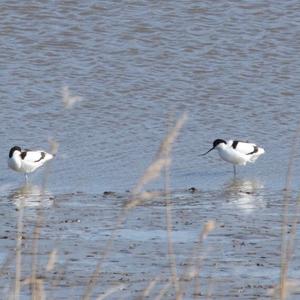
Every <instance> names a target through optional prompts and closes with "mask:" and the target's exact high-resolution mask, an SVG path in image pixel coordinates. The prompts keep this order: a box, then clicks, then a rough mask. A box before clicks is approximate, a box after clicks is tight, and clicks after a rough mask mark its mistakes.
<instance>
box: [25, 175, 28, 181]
mask: <svg viewBox="0 0 300 300" xmlns="http://www.w3.org/2000/svg"><path fill="white" fill-rule="evenodd" d="M25 182H26V184H27V183H28V174H27V173H25Z"/></svg>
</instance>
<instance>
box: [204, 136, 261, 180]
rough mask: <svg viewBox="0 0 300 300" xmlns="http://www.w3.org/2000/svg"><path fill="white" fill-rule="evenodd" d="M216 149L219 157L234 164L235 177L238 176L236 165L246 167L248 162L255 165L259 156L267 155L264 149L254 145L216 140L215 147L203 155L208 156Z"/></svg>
mask: <svg viewBox="0 0 300 300" xmlns="http://www.w3.org/2000/svg"><path fill="white" fill-rule="evenodd" d="M214 149H217V150H218V152H219V155H220V157H221V158H222V159H223V160H225V161H227V162H229V163H231V164H233V171H234V175H236V168H235V166H236V165H240V166H244V165H246V164H247V163H248V162H251V163H253V162H255V161H256V159H257V158H258V157H259V156H261V155H262V154H263V153H265V150H264V149H263V148H260V147H258V146H257V145H256V144H253V143H248V142H241V141H234V140H229V141H224V140H222V139H216V140H215V141H214V142H213V147H212V148H211V149H209V150H208V151H207V152H205V153H203V154H202V155H206V154H207V153H209V152H210V151H212V150H214Z"/></svg>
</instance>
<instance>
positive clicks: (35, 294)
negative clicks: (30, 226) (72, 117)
mask: <svg viewBox="0 0 300 300" xmlns="http://www.w3.org/2000/svg"><path fill="white" fill-rule="evenodd" d="M49 144H50V152H51V153H53V154H56V153H57V150H58V146H59V144H58V143H57V142H56V141H54V140H53V139H49ZM49 168H50V166H49V164H47V165H46V169H45V173H44V178H43V183H42V189H41V193H40V201H43V198H44V196H45V191H46V186H47V182H48V178H49V174H50V171H49V170H50V169H49ZM42 223H43V214H42V209H40V208H37V209H36V222H35V228H34V231H33V242H32V263H31V296H32V300H40V299H41V297H44V290H43V284H44V282H43V281H42V280H40V279H38V278H37V276H36V273H37V252H38V241H39V238H40V234H41V227H42Z"/></svg>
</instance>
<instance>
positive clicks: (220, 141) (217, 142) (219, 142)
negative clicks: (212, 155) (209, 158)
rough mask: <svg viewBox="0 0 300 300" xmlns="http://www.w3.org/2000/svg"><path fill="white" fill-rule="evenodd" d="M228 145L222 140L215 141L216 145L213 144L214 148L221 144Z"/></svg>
mask: <svg viewBox="0 0 300 300" xmlns="http://www.w3.org/2000/svg"><path fill="white" fill-rule="evenodd" d="M222 143H224V144H227V143H226V141H224V140H222V139H216V140H214V143H213V148H216V147H217V146H218V145H219V144H222Z"/></svg>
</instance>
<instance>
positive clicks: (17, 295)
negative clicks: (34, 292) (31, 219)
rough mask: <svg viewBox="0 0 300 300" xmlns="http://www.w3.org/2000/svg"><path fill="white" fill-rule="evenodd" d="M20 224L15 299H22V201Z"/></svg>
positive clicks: (18, 224) (22, 205) (18, 226)
mask: <svg viewBox="0 0 300 300" xmlns="http://www.w3.org/2000/svg"><path fill="white" fill-rule="evenodd" d="M18 213H19V216H18V222H17V246H16V279H15V290H14V299H15V300H18V299H20V293H21V269H22V235H23V228H24V226H23V216H24V203H23V199H21V205H20V208H19V210H18Z"/></svg>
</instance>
